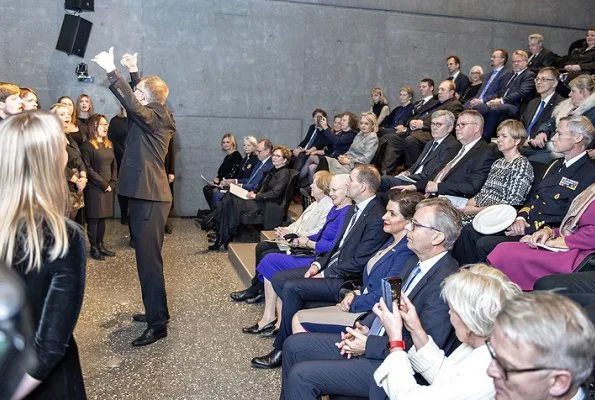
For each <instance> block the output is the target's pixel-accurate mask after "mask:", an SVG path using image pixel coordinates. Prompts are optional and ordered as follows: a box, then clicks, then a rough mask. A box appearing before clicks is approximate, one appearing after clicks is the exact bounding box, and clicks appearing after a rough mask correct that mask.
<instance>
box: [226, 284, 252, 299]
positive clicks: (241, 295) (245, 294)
mask: <svg viewBox="0 0 595 400" xmlns="http://www.w3.org/2000/svg"><path fill="white" fill-rule="evenodd" d="M258 293H259V291H258V290H256V289H254V288H253V287H252V286H250V287H249V288H248V289H244V290H240V291H237V292H231V293H230V295H229V297H231V299H232V300H234V301H246V300H248V299H252V298H254V297H256V296H258Z"/></svg>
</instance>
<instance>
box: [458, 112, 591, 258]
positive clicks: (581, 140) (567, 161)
mask: <svg viewBox="0 0 595 400" xmlns="http://www.w3.org/2000/svg"><path fill="white" fill-rule="evenodd" d="M594 130H595V128H593V124H591V122H590V121H589V120H588V119H587V118H586V117H582V116H579V117H565V118H562V119H561V120H560V123H559V124H558V129H557V132H556V134H555V135H554V137H552V143H553V145H554V150H555V151H556V152H558V153H562V154H563V155H564V158H563V159H557V160H554V161H553V162H552V163H551V164H550V165H549V167H548V168H547V171H546V173H545V174H544V176H543V177H542V178H541V181H540V182H538V183H537V184H534V185H533V186H534V188H533V189H532V192H531V194H530V195H529V196H528V200H527V202H526V203H525V206H524V207H523V208H521V209H520V211H519V212H518V216H517V219H516V220H515V221H514V222H513V223H512V225H510V226H509V227H508V228H507V229H506V230H504V231H502V232H500V233H498V234H495V235H488V236H486V235H482V234H481V233H479V232H477V231H476V230H475V229H474V228H473V226H472V225H471V224H469V225H466V226H465V227H464V228H463V232H462V233H461V237H460V238H459V240H458V241H457V243H456V245H455V249H454V252H453V254H454V257H455V258H456V259H457V260H458V261H459V262H460V263H461V264H468V263H474V262H480V261H485V260H486V257H487V255H488V254H489V253H490V252H491V251H492V250H493V249H494V247H496V245H497V244H499V243H502V242H518V241H519V239H520V238H521V237H523V236H525V235H530V234H533V233H534V232H535V231H537V230H539V229H540V228H541V227H543V226H549V227H556V226H559V225H560V223H561V222H562V219H563V216H564V214H566V212H567V211H568V206H569V205H570V203H571V202H572V200H574V198H575V197H576V196H577V195H578V194H579V193H580V192H582V191H583V190H585V188H587V187H588V186H589V185H591V184H592V183H593V182H595V163H593V161H591V160H590V159H589V157H588V156H587V153H586V151H585V149H586V148H587V146H588V145H589V143H590V142H591V140H592V139H593V134H594Z"/></svg>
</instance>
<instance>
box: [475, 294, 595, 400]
mask: <svg viewBox="0 0 595 400" xmlns="http://www.w3.org/2000/svg"><path fill="white" fill-rule="evenodd" d="M486 344H487V347H488V350H489V351H490V354H491V356H492V363H491V364H490V366H489V367H488V369H487V374H488V375H489V376H490V377H492V379H493V380H494V386H495V389H496V399H497V400H514V399H524V400H551V399H560V400H562V399H565V400H583V399H586V398H587V395H586V393H585V392H584V391H583V389H581V387H580V386H581V385H582V384H583V383H584V382H585V381H586V380H587V378H588V377H589V375H590V374H591V371H592V369H593V359H594V358H595V328H594V327H593V323H592V322H591V321H590V320H589V318H588V317H587V315H586V314H585V312H584V310H582V309H581V308H580V307H579V306H578V305H577V304H576V303H574V302H573V301H571V300H570V299H568V298H565V297H563V296H560V295H558V294H555V293H551V292H539V291H537V292H530V293H523V294H521V295H519V296H518V297H516V298H513V299H511V300H509V301H507V302H506V303H505V304H504V307H503V309H502V311H501V312H500V314H499V315H498V316H497V317H496V323H495V325H494V330H493V331H492V335H491V338H490V340H489V341H487V342H486Z"/></svg>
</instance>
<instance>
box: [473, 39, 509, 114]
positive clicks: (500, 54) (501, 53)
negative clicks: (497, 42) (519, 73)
mask: <svg viewBox="0 0 595 400" xmlns="http://www.w3.org/2000/svg"><path fill="white" fill-rule="evenodd" d="M490 61H491V64H492V72H491V73H490V75H488V76H487V79H486V80H485V81H484V83H483V84H482V85H481V88H480V89H479V92H478V93H477V96H475V97H474V98H472V99H471V100H469V101H468V102H467V103H465V108H467V109H476V108H477V107H479V106H481V105H483V103H484V102H486V101H488V100H490V99H491V98H493V96H494V95H495V94H496V93H498V90H500V88H501V87H502V86H503V85H504V84H505V83H506V82H508V80H509V79H510V76H511V75H512V72H510V70H508V69H506V63H507V62H508V53H507V52H506V50H504V49H496V50H494V51H493V52H492V57H491V58H490Z"/></svg>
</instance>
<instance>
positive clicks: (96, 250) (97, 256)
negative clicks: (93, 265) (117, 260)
mask: <svg viewBox="0 0 595 400" xmlns="http://www.w3.org/2000/svg"><path fill="white" fill-rule="evenodd" d="M91 258H92V259H94V260H99V261H103V260H105V256H104V255H103V254H101V251H99V248H97V247H95V246H91Z"/></svg>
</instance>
